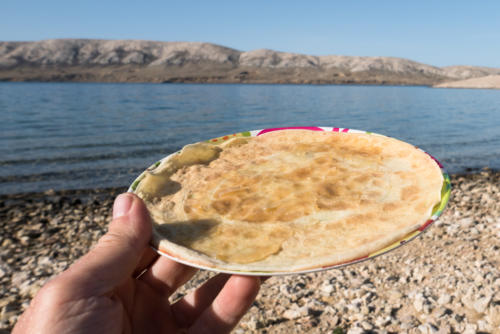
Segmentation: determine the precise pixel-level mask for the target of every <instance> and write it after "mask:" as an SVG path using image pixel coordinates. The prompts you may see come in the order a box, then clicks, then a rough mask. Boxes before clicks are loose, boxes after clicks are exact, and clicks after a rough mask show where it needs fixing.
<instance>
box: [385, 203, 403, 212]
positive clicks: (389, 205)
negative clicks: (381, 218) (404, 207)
mask: <svg viewBox="0 0 500 334" xmlns="http://www.w3.org/2000/svg"><path fill="white" fill-rule="evenodd" d="M399 205H400V204H399V203H392V202H391V203H385V204H384V205H383V206H382V210H383V211H393V210H396V209H397V208H398V207H399Z"/></svg>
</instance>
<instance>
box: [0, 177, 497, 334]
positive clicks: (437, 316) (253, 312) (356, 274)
mask: <svg viewBox="0 0 500 334" xmlns="http://www.w3.org/2000/svg"><path fill="white" fill-rule="evenodd" d="M450 177H451V183H452V193H451V196H450V201H449V203H448V205H447V207H446V209H445V210H444V212H443V214H442V215H441V216H440V217H439V219H438V220H437V221H436V222H435V223H434V224H433V226H431V227H430V228H429V229H428V230H426V232H425V233H422V235H421V236H419V237H418V238H415V240H413V241H411V242H409V243H408V244H407V245H405V246H403V247H399V248H398V249H396V250H394V251H391V252H389V253H387V254H384V255H382V256H379V257H376V258H374V259H371V260H369V261H364V262H360V263H357V264H353V265H350V266H348V267H345V268H340V269H331V270H328V271H323V272H317V273H311V274H304V275H290V276H280V277H271V278H270V279H269V280H267V281H266V282H265V284H263V285H262V288H261V291H260V293H259V296H258V298H257V300H256V302H255V303H254V304H253V306H252V307H251V309H250V311H249V312H248V314H246V315H245V317H244V318H243V319H242V321H241V322H240V324H239V325H238V327H237V328H236V329H235V333H262V332H264V331H266V332H283V333H317V332H320V333H323V332H332V331H334V330H335V329H337V328H341V329H342V333H347V332H349V333H351V331H352V333H364V332H377V333H378V332H381V333H382V332H385V333H387V332H390V333H392V332H394V333H399V332H406V331H410V332H413V331H415V332H418V331H420V332H435V331H437V330H440V331H439V332H442V333H465V332H467V333H476V332H477V333H480V332H485V333H500V332H499V330H500V259H499V258H498V251H499V249H500V239H499V238H498V231H499V229H500V218H499V217H500V170H496V171H494V170H490V169H483V170H480V171H477V172H474V173H461V174H451V175H450ZM126 190H127V188H126V187H115V188H102V189H80V190H62V191H53V190H49V191H46V192H38V193H24V194H10V195H9V194H7V195H0V231H1V233H0V245H1V247H0V295H2V299H1V300H0V333H4V332H5V333H8V332H9V331H10V330H11V329H12V327H13V326H14V324H15V322H16V320H17V319H18V317H19V315H20V314H21V313H22V312H23V311H24V310H25V309H26V308H27V307H28V305H29V302H30V300H31V298H32V297H33V296H34V295H35V294H36V292H37V291H38V290H39V289H40V287H41V286H43V285H44V284H45V283H46V282H47V280H48V279H50V278H51V277H54V276H55V275H57V274H58V273H60V272H61V271H63V270H65V269H66V268H68V267H69V266H70V265H71V264H72V263H73V262H74V261H76V259H78V258H80V257H81V256H82V255H83V254H85V253H86V252H88V250H89V249H90V248H91V247H92V246H93V245H94V244H95V243H96V242H97V240H98V239H99V238H100V237H101V236H102V235H103V234H104V233H105V232H106V231H107V228H108V224H109V222H110V221H111V210H112V206H113V200H114V198H115V197H116V196H117V195H118V194H119V193H121V192H123V191H126ZM213 275H214V273H212V272H209V271H203V270H202V271H199V272H198V273H197V274H196V276H195V277H194V278H193V279H192V280H191V281H190V282H188V283H187V285H186V286H185V287H183V288H181V289H180V290H179V291H178V292H177V293H175V294H174V295H173V296H172V297H171V298H172V299H173V300H176V299H178V298H180V297H182V296H183V295H184V294H186V293H188V292H189V291H192V289H193V288H194V287H196V286H198V285H200V284H201V283H202V282H204V281H206V280H207V279H208V278H210V277H212V276H213Z"/></svg>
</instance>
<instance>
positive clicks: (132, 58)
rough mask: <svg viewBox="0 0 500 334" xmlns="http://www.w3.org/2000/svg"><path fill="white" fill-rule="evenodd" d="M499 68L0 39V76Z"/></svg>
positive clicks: (424, 73) (296, 74)
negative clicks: (4, 40) (1, 40)
mask: <svg viewBox="0 0 500 334" xmlns="http://www.w3.org/2000/svg"><path fill="white" fill-rule="evenodd" d="M492 74H500V69H495V68H484V67H472V66H451V67H442V68H440V67H435V66H430V65H426V64H422V63H418V62H415V61H411V60H407V59H402V58H391V57H353V56H336V55H330V56H310V55H304V54H295V53H286V52H278V51H273V50H268V49H260V50H253V51H248V52H242V51H238V50H235V49H231V48H227V47H223V46H219V45H214V44H210V43H198V42H153V41H139V40H90V39H55V40H44V41H37V42H0V81H103V82H228V83H232V82H245V83H364V84H403V85H434V84H438V83H440V82H445V81H451V80H463V79H469V78H474V77H481V76H485V75H492Z"/></svg>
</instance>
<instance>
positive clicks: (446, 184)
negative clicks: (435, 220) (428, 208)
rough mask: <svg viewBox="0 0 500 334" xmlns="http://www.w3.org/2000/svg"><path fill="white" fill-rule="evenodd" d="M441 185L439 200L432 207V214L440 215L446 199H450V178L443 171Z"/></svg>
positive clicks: (446, 201)
mask: <svg viewBox="0 0 500 334" xmlns="http://www.w3.org/2000/svg"><path fill="white" fill-rule="evenodd" d="M443 178H444V181H443V187H442V188H441V202H439V203H438V204H436V206H434V208H433V209H432V215H433V216H434V215H438V216H439V215H440V214H441V213H442V212H443V210H444V208H445V206H446V204H447V203H448V200H449V199H450V194H451V180H450V176H449V175H448V174H446V173H443Z"/></svg>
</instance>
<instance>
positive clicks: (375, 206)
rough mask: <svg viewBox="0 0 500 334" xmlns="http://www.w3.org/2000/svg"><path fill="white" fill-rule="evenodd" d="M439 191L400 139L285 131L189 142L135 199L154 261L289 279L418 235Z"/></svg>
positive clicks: (433, 170) (422, 157) (427, 164)
mask: <svg viewBox="0 0 500 334" xmlns="http://www.w3.org/2000/svg"><path fill="white" fill-rule="evenodd" d="M442 184H443V175H442V172H441V170H440V168H439V166H438V165H437V164H436V163H435V162H434V161H433V160H432V159H431V158H430V157H429V156H428V155H427V154H426V153H424V152H423V151H421V150H418V149H416V148H415V147H414V146H412V145H409V144H407V143H404V142H401V141H399V140H396V139H392V138H388V137H385V136H381V135H374V134H366V133H338V132H327V131H308V130H283V131H275V132H269V133H266V134H263V135H260V136H257V137H248V138H235V139H233V140H229V141H227V142H226V143H224V144H222V145H213V144H209V143H197V144H193V145H188V146H186V147H184V149H183V150H182V151H180V152H179V153H176V154H174V155H171V156H170V157H169V158H167V159H165V160H163V161H162V163H161V164H160V165H159V166H158V167H157V168H155V169H154V170H153V171H150V172H146V173H145V174H144V177H143V179H142V180H141V181H140V183H139V185H138V187H137V189H136V191H135V192H136V193H137V194H138V195H139V196H140V197H142V198H143V199H144V200H145V202H146V205H147V207H148V209H149V211H150V213H151V216H152V218H153V221H154V228H153V243H154V245H155V246H156V247H157V248H158V249H160V250H161V251H162V252H165V253H167V254H169V255H171V256H173V257H175V258H177V259H179V260H181V261H185V262H188V263H193V264H197V265H200V266H204V267H212V268H215V269H218V270H227V271H248V272H250V271H263V272H296V271H302V270H307V269H311V268H321V267H323V266H328V265H332V264H336V263H342V262H346V261H350V260H353V259H356V258H359V257H362V256H366V255H368V254H370V253H372V252H374V251H377V250H380V249H382V248H384V247H386V246H387V245H389V244H391V243H393V242H395V241H397V240H399V239H401V238H402V237H404V236H405V235H406V234H408V233H410V232H412V231H414V230H416V229H417V228H418V227H419V226H421V225H422V224H424V223H425V222H426V220H427V219H428V218H429V217H430V216H431V212H432V209H433V207H434V206H435V205H436V204H437V203H439V202H440V199H441V187H442Z"/></svg>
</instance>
